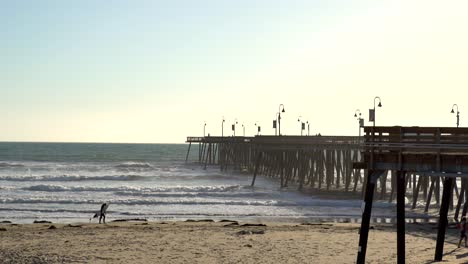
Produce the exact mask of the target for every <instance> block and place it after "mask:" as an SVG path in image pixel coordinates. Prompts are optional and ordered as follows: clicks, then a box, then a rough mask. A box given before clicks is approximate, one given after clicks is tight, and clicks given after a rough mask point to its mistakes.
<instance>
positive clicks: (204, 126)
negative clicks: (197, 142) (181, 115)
mask: <svg viewBox="0 0 468 264" xmlns="http://www.w3.org/2000/svg"><path fill="white" fill-rule="evenodd" d="M204 122H205V124H204V125H203V137H205V128H206V121H204Z"/></svg>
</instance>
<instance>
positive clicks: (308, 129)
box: [306, 120, 310, 136]
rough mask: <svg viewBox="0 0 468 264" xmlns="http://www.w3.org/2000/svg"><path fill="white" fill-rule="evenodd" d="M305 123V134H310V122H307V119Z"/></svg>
mask: <svg viewBox="0 0 468 264" xmlns="http://www.w3.org/2000/svg"><path fill="white" fill-rule="evenodd" d="M306 124H307V136H310V123H309V120H307V122H306Z"/></svg>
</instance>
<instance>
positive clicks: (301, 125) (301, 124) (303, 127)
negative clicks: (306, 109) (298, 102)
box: [297, 116, 305, 136]
mask: <svg viewBox="0 0 468 264" xmlns="http://www.w3.org/2000/svg"><path fill="white" fill-rule="evenodd" d="M301 117H302V116H299V117H298V118H297V122H299V124H300V127H299V128H300V129H301V136H302V131H303V130H304V129H305V124H304V123H303V122H302V121H301Z"/></svg>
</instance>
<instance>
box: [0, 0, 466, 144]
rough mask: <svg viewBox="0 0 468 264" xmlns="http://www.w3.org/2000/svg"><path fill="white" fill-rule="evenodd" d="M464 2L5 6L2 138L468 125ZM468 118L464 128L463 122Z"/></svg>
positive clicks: (143, 138)
mask: <svg viewBox="0 0 468 264" xmlns="http://www.w3.org/2000/svg"><path fill="white" fill-rule="evenodd" d="M467 14H468V1H465V0H460V1H450V0H448V1H431V0H421V1H397V0H389V1H379V0H370V1H345V0H342V1H334V0H315V1H311V0H303V1H299V0H288V1H286V0H283V1H278V0H236V1H230V0H225V1H223V0H198V1H194V0H186V1H182V0H174V1H166V0H164V1H158V0H148V1H140V0H137V1H130V0H128V1H118V0H116V1H102V0H81V1H62V0H55V1H49V0H42V1H36V0H30V1H26V0H15V1H9V0H0V100H1V101H0V141H61V142H64V141H65V142H67V141H72V142H148V143H151V142H154V143H166V142H167V143H179V142H180V143H181V142H184V141H185V137H186V136H201V135H202V134H203V126H204V122H205V121H206V124H207V125H206V133H207V134H208V133H210V134H211V135H220V134H221V121H222V117H223V116H224V117H225V119H226V123H225V125H224V132H225V135H232V131H231V124H232V123H233V121H234V119H236V118H237V120H238V125H237V132H236V135H242V127H241V126H242V124H244V125H245V128H246V135H247V136H249V135H252V134H253V133H254V132H255V126H254V123H255V122H259V123H260V124H261V127H262V134H274V129H273V128H272V120H273V119H274V118H275V115H276V112H278V107H279V104H284V106H285V110H286V112H285V113H284V114H283V115H282V117H283V119H282V132H283V134H287V135H292V134H296V135H297V134H300V126H299V123H298V122H297V119H298V117H299V116H302V119H303V120H304V121H307V120H308V121H309V122H310V123H311V134H316V133H321V134H322V135H357V133H358V123H357V121H356V119H355V118H354V117H353V115H354V113H355V110H356V109H360V110H361V112H362V114H363V117H364V118H366V125H370V124H371V123H369V122H367V118H368V109H369V108H372V107H373V102H374V97H375V96H380V97H381V99H382V104H383V107H382V108H378V109H377V113H376V115H377V120H376V121H377V122H376V124H377V125H385V126H393V125H403V126H455V122H456V119H455V115H454V114H451V113H450V110H451V108H452V105H453V104H457V105H458V106H459V110H460V117H461V118H460V124H461V126H467V127H468V15H467ZM465 120H466V121H465Z"/></svg>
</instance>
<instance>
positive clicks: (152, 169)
mask: <svg viewBox="0 0 468 264" xmlns="http://www.w3.org/2000/svg"><path fill="white" fill-rule="evenodd" d="M187 148H188V145H186V144H101V143H23V142H21V143H19V142H3V143H0V221H5V220H7V221H12V222H15V223H31V222H33V221H34V220H49V221H52V222H60V223H72V222H89V218H90V217H91V216H92V215H93V214H94V213H95V212H96V211H98V210H99V208H100V205H101V204H102V203H104V202H108V203H110V206H109V209H108V212H107V213H108V214H107V219H108V221H111V220H115V219H131V218H145V219H148V220H150V221H172V220H182V221H183V220H187V219H194V220H197V219H198V220H200V219H213V220H220V219H236V220H241V221H242V220H245V221H293V222H307V221H313V220H317V219H327V220H335V221H337V220H338V221H339V220H340V219H355V220H356V221H357V220H358V219H359V218H360V216H361V204H362V202H361V201H360V200H359V199H336V200H335V199H322V198H320V197H315V196H313V195H310V194H306V193H301V192H299V191H297V190H296V187H294V186H292V187H289V188H282V189H281V188H279V186H280V184H279V182H278V180H277V179H272V178H267V177H262V176H259V177H257V180H256V183H255V186H254V187H251V186H250V183H251V180H252V175H251V174H246V173H241V172H238V171H229V172H221V171H220V169H219V167H217V166H212V167H208V168H207V169H206V170H204V169H203V166H201V165H199V164H197V163H195V161H197V159H198V149H197V147H196V146H195V148H194V147H193V146H192V149H191V155H190V157H189V162H187V163H186V162H185V155H186V153H187ZM394 207H395V206H394V204H391V203H386V202H380V203H379V202H376V203H375V206H374V209H373V216H374V217H377V218H382V219H387V218H391V217H393V216H394V214H395V213H394V212H395V208H394ZM94 221H96V220H94ZM352 221H353V220H352Z"/></svg>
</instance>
